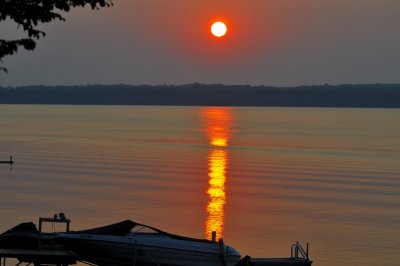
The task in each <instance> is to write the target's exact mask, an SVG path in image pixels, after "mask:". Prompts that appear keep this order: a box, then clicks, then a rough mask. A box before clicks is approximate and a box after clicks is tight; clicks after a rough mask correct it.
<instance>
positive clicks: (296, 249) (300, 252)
mask: <svg viewBox="0 0 400 266" xmlns="http://www.w3.org/2000/svg"><path fill="white" fill-rule="evenodd" d="M290 257H291V258H292V259H305V260H308V259H309V258H308V243H307V247H306V250H304V249H303V247H302V246H301V245H300V244H299V241H297V242H296V244H293V245H292V247H291V249H290Z"/></svg>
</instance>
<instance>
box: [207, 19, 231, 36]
mask: <svg viewBox="0 0 400 266" xmlns="http://www.w3.org/2000/svg"><path fill="white" fill-rule="evenodd" d="M227 31H228V28H227V27H226V25H225V23H223V22H221V21H217V22H214V23H213V24H212V26H211V33H212V35H214V36H215V37H217V38H220V37H223V36H225V34H226V32H227Z"/></svg>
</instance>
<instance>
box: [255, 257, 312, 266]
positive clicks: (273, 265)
mask: <svg viewBox="0 0 400 266" xmlns="http://www.w3.org/2000/svg"><path fill="white" fill-rule="evenodd" d="M251 262H252V263H253V265H255V266H311V264H312V261H310V260H308V259H295V258H273V259H270V258H268V259H267V258H265V259H264V258H252V259H251Z"/></svg>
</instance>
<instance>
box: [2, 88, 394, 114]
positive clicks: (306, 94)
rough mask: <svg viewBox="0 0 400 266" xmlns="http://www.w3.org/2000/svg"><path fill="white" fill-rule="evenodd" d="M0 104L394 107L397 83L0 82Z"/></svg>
mask: <svg viewBox="0 0 400 266" xmlns="http://www.w3.org/2000/svg"><path fill="white" fill-rule="evenodd" d="M0 104H69V105H161V106H168V105H169V106H254V107H349V108H400V84H344V85H336V86H332V85H321V86H299V87H269V86H248V85H221V84H200V83H194V84H188V85H180V86H174V85H160V86H150V85H139V86H134V85H124V84H120V85H85V86H21V87H0Z"/></svg>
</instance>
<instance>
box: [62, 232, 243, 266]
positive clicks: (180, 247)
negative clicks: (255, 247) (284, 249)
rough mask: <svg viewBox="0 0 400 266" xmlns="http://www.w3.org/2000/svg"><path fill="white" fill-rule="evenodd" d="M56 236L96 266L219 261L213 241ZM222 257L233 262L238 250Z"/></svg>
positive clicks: (209, 265)
mask: <svg viewBox="0 0 400 266" xmlns="http://www.w3.org/2000/svg"><path fill="white" fill-rule="evenodd" d="M58 238H59V239H60V240H61V241H62V243H63V244H65V245H66V246H67V247H68V248H69V249H71V250H73V251H74V252H75V253H76V254H77V255H78V259H79V260H82V261H88V262H91V263H94V264H97V265H100V266H111V265H113V266H125V265H137V266H148V265H162V266H221V265H222V255H221V251H220V248H219V245H218V244H217V243H207V242H192V241H185V240H176V239H170V238H168V237H151V236H137V237H135V236H131V237H128V236H126V237H115V236H94V235H68V234H62V235H60V236H59V237H58ZM226 260H227V265H229V266H233V265H236V264H237V263H238V262H239V260H240V254H239V253H238V252H237V251H236V250H234V249H233V248H228V251H227V256H226ZM134 263H136V264H134Z"/></svg>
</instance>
